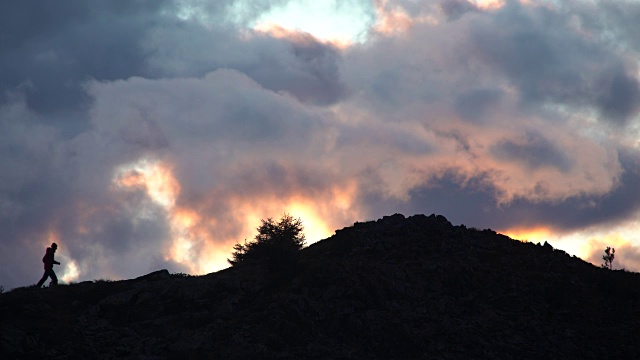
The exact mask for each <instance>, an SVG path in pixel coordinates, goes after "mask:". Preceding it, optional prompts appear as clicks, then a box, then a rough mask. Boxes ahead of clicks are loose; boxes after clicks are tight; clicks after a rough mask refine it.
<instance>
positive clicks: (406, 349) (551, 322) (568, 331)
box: [0, 214, 640, 360]
mask: <svg viewBox="0 0 640 360" xmlns="http://www.w3.org/2000/svg"><path fill="white" fill-rule="evenodd" d="M299 255H300V259H299V262H298V265H297V267H296V269H295V271H292V272H291V273H289V274H287V275H286V276H278V277H274V276H270V275H269V274H266V273H265V271H264V268H263V267H261V266H258V265H245V266H236V267H233V268H230V269H226V270H223V271H219V272H216V273H212V274H208V275H204V276H185V275H183V274H169V272H167V271H166V270H161V271H157V272H154V273H151V274H148V275H145V276H142V277H140V278H137V279H131V280H123V281H113V282H110V281H95V282H91V281H89V282H82V283H78V284H73V285H66V286H59V287H57V288H52V289H46V290H43V289H35V288H32V287H28V288H20V289H14V290H13V291H11V292H8V293H4V294H0V314H1V315H0V317H1V318H0V358H2V359H29V358H34V359H35V358H46V359H87V358H92V359H421V358H422V359H431V358H438V359H519V360H521V359H603V358H604V359H607V358H610V359H637V358H640V345H638V342H637V341H636V339H637V335H638V334H639V330H640V322H639V319H640V306H639V302H638V298H639V295H640V274H637V273H629V272H624V271H609V270H606V269H601V268H598V267H596V266H593V265H592V264H589V263H587V262H584V261H583V260H581V259H579V258H576V257H570V256H569V255H567V254H566V253H565V252H563V251H560V250H555V249H553V248H552V247H551V246H550V245H549V244H546V243H545V244H544V245H539V244H532V243H526V242H520V241H515V240H512V239H509V238H508V237H506V236H504V235H500V234H497V233H495V232H494V231H491V230H477V229H468V228H466V227H465V226H464V225H460V226H453V225H452V224H451V223H450V222H449V221H447V220H446V219H445V218H444V217H443V216H436V215H431V216H424V215H416V216H411V217H408V218H405V217H404V216H403V215H399V214H396V215H393V216H386V217H384V218H382V219H380V220H377V221H370V222H364V223H355V224H354V225H353V226H351V227H348V228H344V229H342V230H337V231H336V234H335V235H333V236H332V237H330V238H328V239H325V240H322V241H320V242H318V243H315V244H313V245H311V246H309V247H308V248H305V249H303V250H302V251H301V252H300V254H299Z"/></svg>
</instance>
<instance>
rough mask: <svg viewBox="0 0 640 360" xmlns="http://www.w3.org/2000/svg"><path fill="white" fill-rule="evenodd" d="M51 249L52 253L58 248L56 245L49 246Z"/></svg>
mask: <svg viewBox="0 0 640 360" xmlns="http://www.w3.org/2000/svg"><path fill="white" fill-rule="evenodd" d="M51 248H52V249H53V251H55V250H56V249H57V248H58V244H56V243H53V244H51Z"/></svg>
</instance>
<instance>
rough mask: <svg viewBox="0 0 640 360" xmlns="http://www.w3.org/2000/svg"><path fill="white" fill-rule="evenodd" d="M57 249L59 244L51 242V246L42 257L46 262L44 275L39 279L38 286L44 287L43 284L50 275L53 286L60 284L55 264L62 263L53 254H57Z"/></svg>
mask: <svg viewBox="0 0 640 360" xmlns="http://www.w3.org/2000/svg"><path fill="white" fill-rule="evenodd" d="M56 249H58V244H56V243H53V244H51V247H48V248H47V252H46V253H45V254H44V257H43V258H42V262H43V263H44V275H42V279H40V281H38V287H42V284H44V282H45V281H47V278H48V277H51V286H56V285H58V277H57V276H56V273H55V272H54V271H53V264H56V265H60V263H59V262H57V261H56V260H55V259H54V258H53V254H55V252H56Z"/></svg>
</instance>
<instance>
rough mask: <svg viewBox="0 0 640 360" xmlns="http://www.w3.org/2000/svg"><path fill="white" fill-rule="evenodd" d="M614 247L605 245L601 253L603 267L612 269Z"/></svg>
mask: <svg viewBox="0 0 640 360" xmlns="http://www.w3.org/2000/svg"><path fill="white" fill-rule="evenodd" d="M615 253H616V249H614V248H612V247H609V246H607V248H606V249H604V255H602V260H604V264H602V267H603V268H605V269H609V270H613V258H614V257H615Z"/></svg>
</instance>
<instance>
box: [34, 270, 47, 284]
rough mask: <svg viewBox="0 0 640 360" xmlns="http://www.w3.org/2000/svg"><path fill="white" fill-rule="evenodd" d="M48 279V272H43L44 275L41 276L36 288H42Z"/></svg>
mask: <svg viewBox="0 0 640 360" xmlns="http://www.w3.org/2000/svg"><path fill="white" fill-rule="evenodd" d="M48 277H49V271H48V270H45V271H44V274H43V275H42V279H40V281H38V285H36V286H37V287H42V284H44V282H45V281H47V278H48Z"/></svg>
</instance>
